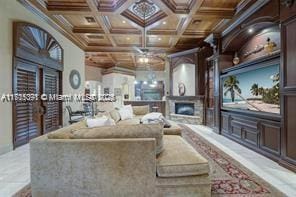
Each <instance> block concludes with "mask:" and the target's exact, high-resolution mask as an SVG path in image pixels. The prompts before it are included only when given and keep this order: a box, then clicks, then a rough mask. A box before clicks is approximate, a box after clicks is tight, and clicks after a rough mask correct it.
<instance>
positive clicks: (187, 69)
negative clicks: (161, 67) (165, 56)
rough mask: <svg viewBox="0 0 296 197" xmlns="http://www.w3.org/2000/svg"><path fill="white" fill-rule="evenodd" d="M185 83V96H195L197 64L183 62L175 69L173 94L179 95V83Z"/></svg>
mask: <svg viewBox="0 0 296 197" xmlns="http://www.w3.org/2000/svg"><path fill="white" fill-rule="evenodd" d="M179 83H184V84H185V88H186V92H185V96H195V65H194V64H181V65H179V66H177V67H176V68H174V70H173V95H174V96H179V89H178V84H179Z"/></svg>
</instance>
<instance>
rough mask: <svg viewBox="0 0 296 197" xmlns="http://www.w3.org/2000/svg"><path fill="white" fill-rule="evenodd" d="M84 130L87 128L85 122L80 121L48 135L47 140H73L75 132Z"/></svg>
mask: <svg viewBox="0 0 296 197" xmlns="http://www.w3.org/2000/svg"><path fill="white" fill-rule="evenodd" d="M84 128H87V126H86V124H85V121H80V122H77V123H74V124H72V125H69V126H67V127H63V128H61V129H58V130H56V131H54V132H51V133H49V134H48V135H47V138H48V139H72V138H73V133H72V132H73V131H76V130H79V129H84Z"/></svg>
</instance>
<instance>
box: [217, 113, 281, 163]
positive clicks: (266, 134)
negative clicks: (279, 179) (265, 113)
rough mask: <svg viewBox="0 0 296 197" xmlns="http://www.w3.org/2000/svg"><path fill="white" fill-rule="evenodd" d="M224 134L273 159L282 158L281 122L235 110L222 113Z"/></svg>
mask: <svg viewBox="0 0 296 197" xmlns="http://www.w3.org/2000/svg"><path fill="white" fill-rule="evenodd" d="M221 126H222V135H224V136H226V137H229V138H231V139H233V140H235V141H236V142H238V143H241V144H243V145H245V146H247V147H249V148H251V149H253V150H255V151H258V152H260V153H262V154H264V155H266V156H268V157H270V158H271V159H274V160H279V159H280V152H281V146H280V140H281V122H280V118H278V119H277V120H267V119H265V118H260V115H257V116H246V115H245V114H243V113H241V114H239V113H235V112H230V111H229V112H224V111H222V114H221Z"/></svg>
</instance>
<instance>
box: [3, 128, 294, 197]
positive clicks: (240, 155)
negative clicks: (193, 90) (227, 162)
mask: <svg viewBox="0 0 296 197" xmlns="http://www.w3.org/2000/svg"><path fill="white" fill-rule="evenodd" d="M188 126H189V127H190V128H192V129H193V130H194V131H196V132H197V133H198V134H200V135H202V136H203V137H204V138H206V139H207V140H209V141H210V142H211V143H212V144H214V145H216V146H217V147H218V148H220V149H221V150H223V151H224V152H226V153H227V154H229V155H231V156H232V157H233V158H234V159H236V160H238V161H240V162H241V163H242V164H243V165H245V166H246V167H247V168H249V169H250V170H251V171H253V172H254V173H256V174H257V175H258V176H260V177H262V178H263V179H265V180H266V181H267V182H269V183H270V184H272V185H273V186H274V187H276V188H277V189H279V190H281V191H282V192H284V193H285V194H286V195H287V196H291V197H294V196H296V174H295V173H293V172H291V171H289V170H287V169H285V168H283V167H281V166H279V165H278V164H277V163H275V162H273V161H272V160H270V159H267V158H265V157H263V156H261V155H259V154H257V153H255V152H253V151H251V150H249V149H247V148H245V147H243V146H241V145H239V144H237V143H235V142H233V141H231V140H229V139H227V138H225V137H223V136H220V135H217V134H216V133H214V132H212V130H211V129H209V128H207V127H204V126H196V125H188ZM229 147H231V148H229ZM29 163H30V157H29V146H28V145H25V146H22V147H20V148H18V149H16V150H15V151H12V152H10V153H7V154H4V155H1V156H0V197H10V196H12V195H13V194H14V193H15V192H17V191H19V190H20V189H21V188H23V187H24V186H25V185H27V184H28V183H29V182H30V165H29Z"/></svg>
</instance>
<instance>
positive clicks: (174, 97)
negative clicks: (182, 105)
mask: <svg viewBox="0 0 296 197" xmlns="http://www.w3.org/2000/svg"><path fill="white" fill-rule="evenodd" d="M167 98H168V99H170V100H200V99H204V98H205V96H203V95H197V96H168V97H167Z"/></svg>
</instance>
